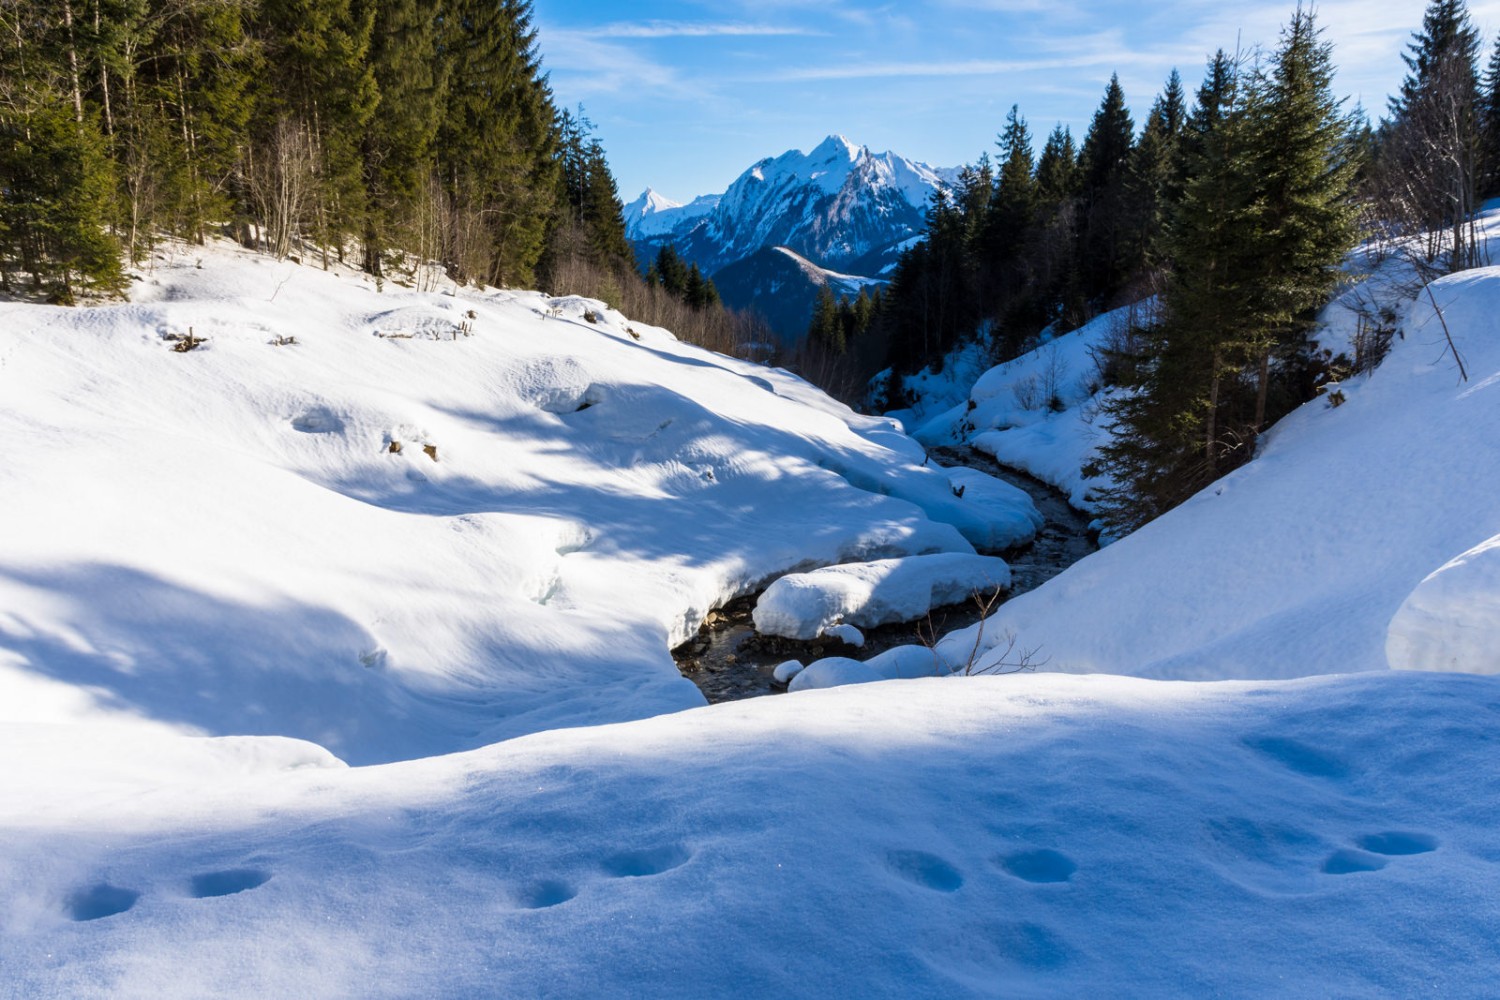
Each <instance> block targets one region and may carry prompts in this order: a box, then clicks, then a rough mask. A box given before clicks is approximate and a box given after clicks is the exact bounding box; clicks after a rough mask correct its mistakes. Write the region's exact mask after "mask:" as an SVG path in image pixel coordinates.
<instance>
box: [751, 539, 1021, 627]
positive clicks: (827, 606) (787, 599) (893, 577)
mask: <svg viewBox="0 0 1500 1000" xmlns="http://www.w3.org/2000/svg"><path fill="white" fill-rule="evenodd" d="M1008 586H1010V567H1009V566H1007V565H1006V564H1005V560H1004V559H998V558H995V557H993V556H977V555H963V554H958V553H944V554H939V555H930V556H910V557H907V558H905V559H881V560H878V561H876V562H866V563H847V564H844V565H842V566H828V567H825V568H823V569H816V570H813V571H812V572H810V573H792V574H789V575H787V576H784V577H782V578H781V579H779V580H777V581H776V582H775V583H773V584H771V585H770V586H769V587H767V588H766V591H765V593H763V594H761V595H760V598H759V600H757V601H756V604H755V613H754V618H755V630H756V631H757V632H761V633H763V634H765V635H779V636H784V637H785V638H788V639H816V638H817V637H818V636H820V635H823V634H824V633H826V632H828V630H829V629H830V628H832V627H833V626H835V625H838V624H840V623H845V624H849V625H854V626H857V627H859V628H873V627H874V626H876V625H886V624H889V623H891V622H907V621H912V620H914V619H917V618H921V617H922V616H923V615H925V614H926V613H927V612H929V611H931V610H932V609H933V608H936V607H942V606H943V605H945V604H956V603H957V602H959V601H963V600H967V599H968V598H969V596H970V595H971V594H973V593H974V592H975V591H976V590H995V589H1000V588H1005V587H1008Z"/></svg>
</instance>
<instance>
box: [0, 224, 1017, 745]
mask: <svg viewBox="0 0 1500 1000" xmlns="http://www.w3.org/2000/svg"><path fill="white" fill-rule="evenodd" d="M199 264H201V267H200V266H198V265H199ZM450 288H451V286H450ZM590 316H592V317H593V321H592V322H591V321H589V319H588V317H590ZM190 332H191V333H192V334H193V335H194V336H196V337H198V338H203V339H204V342H203V343H202V345H201V346H199V347H198V348H197V349H196V350H192V351H188V352H184V353H179V352H176V351H174V350H173V347H174V346H181V345H182V343H183V342H182V341H181V340H173V339H171V338H174V337H182V336H186V335H188V334H189V333H190ZM291 341H295V342H291ZM0 392H3V395H4V397H5V399H6V401H7V404H6V406H5V408H4V410H3V411H0V433H3V434H4V436H5V437H6V439H7V440H9V441H11V442H13V443H14V444H13V447H11V448H10V449H8V456H9V457H8V461H7V462H6V463H5V468H4V469H3V471H0V507H3V509H5V510H6V511H7V513H8V515H9V516H8V517H6V518H5V519H4V521H3V522H0V606H3V607H4V608H5V609H6V614H5V617H4V618H0V678H3V680H0V684H3V687H4V690H5V692H6V697H5V698H4V699H3V700H0V702H3V708H0V712H3V713H4V715H5V717H7V718H11V719H18V720H21V719H24V720H27V721H31V722H36V721H44V720H45V721H72V720H77V719H82V718H88V719H111V720H113V719H136V718H144V719H149V720H151V721H152V722H153V723H154V724H160V725H169V726H172V727H174V728H176V729H178V730H179V731H186V732H200V733H206V734H210V735H227V734H268V735H269V734H277V735H286V736H296V737H299V738H303V739H310V740H314V741H316V742H318V743H321V744H323V745H324V746H327V747H328V748H329V749H330V750H332V751H333V752H334V753H336V754H337V755H339V756H340V757H342V758H344V759H346V760H349V761H351V762H369V761H375V760H390V759H394V758H402V757H412V756H420V755H426V754H430V753H437V752H446V751H452V750H459V749H468V748H471V747H476V746H481V745H483V744H485V743H489V742H493V741H495V740H498V739H503V738H506V737H510V736H515V735H519V734H521V733H527V732H534V731H537V730H541V729H548V728H553V727H556V726H560V725H583V724H595V723H601V722H615V721H620V720H625V719H633V718H642V717H645V716H648V715H655V714H657V713H659V712H664V711H675V710H677V709H682V708H688V707H692V706H694V705H700V704H702V703H703V702H702V698H701V696H700V695H699V694H698V692H697V691H696V689H695V688H694V687H693V686H692V685H691V684H690V683H688V682H687V681H685V680H683V678H682V677H681V676H680V675H679V674H678V672H677V670H676V668H675V666H674V665H673V663H672V660H671V658H670V657H669V656H668V653H667V651H668V648H669V647H670V646H672V645H675V644H676V643H678V642H680V641H682V640H683V639H685V638H686V637H687V636H688V635H690V634H692V632H693V631H694V630H695V629H696V628H697V627H698V624H699V622H700V621H701V620H702V619H703V617H704V616H705V615H706V614H707V613H708V612H709V611H710V610H711V609H713V608H715V607H717V606H719V605H720V604H722V603H723V602H725V601H726V600H728V599H729V598H731V597H733V596H735V595H736V594H739V593H744V592H747V591H750V590H752V589H754V588H755V587H756V586H757V585H758V584H762V583H763V582H764V581H766V580H768V579H770V578H771V577H773V576H776V575H779V574H781V573H784V572H786V571H788V570H790V569H794V568H797V569H805V568H809V567H811V566H815V565H822V564H824V563H830V562H839V561H845V560H850V559H855V558H861V557H871V558H884V557H888V556H898V555H907V554H913V553H918V552H935V551H958V552H969V551H972V548H971V545H970V543H969V541H967V540H966V537H967V538H971V539H976V540H982V539H986V538H988V537H989V535H990V530H991V529H990V523H991V521H992V520H993V519H995V518H998V519H999V520H1001V521H1004V520H1006V519H1007V518H1009V517H1010V516H1011V515H1009V514H1007V513H1005V512H987V511H986V509H985V508H984V507H983V505H981V504H979V503H977V502H974V501H972V500H971V501H970V502H968V503H962V502H960V501H959V500H958V499H957V498H955V497H954V495H953V492H952V489H951V486H950V483H949V480H948V477H947V476H946V475H944V474H943V473H942V472H941V471H939V470H938V469H936V468H934V467H929V466H924V465H923V461H924V457H925V456H924V454H923V452H922V449H921V448H920V447H919V446H918V445H917V444H916V443H915V442H913V441H912V440H910V439H909V438H906V437H904V436H903V435H900V434H898V433H895V432H894V431H892V430H891V427H892V424H891V422H890V421H887V420H883V419H877V418H867V417H859V416H856V415H855V414H853V413H852V412H850V411H849V410H848V409H847V408H845V407H843V406H841V405H839V404H837V403H834V402H833V401H831V400H829V399H827V398H826V397H825V396H823V395H822V394H821V393H819V392H818V391H817V390H815V389H813V388H812V387H811V386H809V385H807V384H806V383H804V382H802V381H800V380H799V379H797V378H795V377H793V376H790V375H788V374H786V373H784V372H780V371H776V370H771V369H766V368H764V367H759V366H754V365H750V364H747V363H743V362H739V361H735V360H732V359H729V358H724V357H720V356H717V355H712V354H709V353H707V352H704V351H701V350H698V349H696V348H692V347H688V346H685V345H682V344H679V343H678V342H676V340H675V339H674V338H673V337H672V336H671V335H670V334H669V333H667V332H666V331H663V330H659V329H653V328H650V327H645V326H640V327H634V326H632V325H631V324H630V323H629V322H628V321H627V320H626V319H625V318H624V317H622V316H620V315H618V314H614V313H610V312H607V311H606V310H605V309H604V307H603V306H602V305H600V304H598V303H591V302H588V301H585V300H581V299H548V298H545V297H544V296H541V295H539V294H534V293H509V292H488V293H482V294H481V293H474V292H459V293H457V294H446V293H438V292H414V291H406V290H402V289H400V288H398V287H396V286H393V285H387V286H386V290H385V291H384V292H383V293H382V292H377V291H376V289H375V287H374V286H373V285H372V284H370V283H369V281H368V279H365V278H363V277H356V276H354V275H343V276H340V275H334V274H325V273H322V272H320V271H317V270H315V269H312V268H307V267H299V266H297V265H295V264H291V263H276V262H274V261H272V260H270V259H269V258H265V257H262V256H257V255H253V254H249V253H247V252H244V251H240V250H238V249H235V248H233V247H232V246H229V245H227V244H225V245H219V246H215V247H212V248H210V249H209V250H208V251H206V252H201V254H200V253H195V254H191V255H189V254H186V253H183V254H179V255H178V256H177V258H176V259H175V260H171V261H166V260H163V261H158V262H157V263H156V265H155V268H154V270H153V271H152V273H151V274H150V275H149V277H148V279H147V280H145V281H143V282H141V283H139V284H138V285H137V286H136V290H135V293H134V301H133V302H132V303H131V304H130V305H127V306H102V307H98V308H93V309H83V310H77V311H71V310H60V309H55V308H46V307H38V306H23V305H4V306H0ZM205 671H207V672H208V674H209V675H210V676H211V677H212V680H209V679H208V677H207V676H205V674H204V672H205Z"/></svg>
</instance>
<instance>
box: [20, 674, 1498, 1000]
mask: <svg viewBox="0 0 1500 1000" xmlns="http://www.w3.org/2000/svg"><path fill="white" fill-rule="evenodd" d="M1497 701H1500V699H1497V689H1496V682H1495V681H1494V680H1492V679H1489V678H1475V677H1464V676H1460V675H1432V674H1407V673H1385V674H1381V675H1371V676H1363V677H1345V678H1324V679H1318V680H1313V681H1302V682H1293V683H1251V684H1181V683H1162V682H1150V681H1139V680H1130V679H1125V678H1106V677H1068V676H1057V675H1030V676H1019V677H1004V678H976V679H973V680H969V681H963V682H956V681H937V680H929V681H908V682H896V683H892V684H877V685H866V686H863V687H859V688H851V689H846V690H840V691H833V692H810V693H807V694H803V695H797V696H794V697H783V698H772V699H760V700H758V701H755V702H750V703H740V704H736V705H722V706H715V707H713V708H707V709H702V710H698V711H692V712H684V713H679V714H676V715H672V716H665V717H661V718H657V719H652V720H647V721H643V722H636V723H629V724H626V725H618V726H607V727H598V728H591V729H572V730H564V731H558V732H552V733H545V734H538V735H534V736H528V737H524V738H521V739H517V740H512V741H510V742H507V743H503V744H500V745H498V746H493V747H489V748H486V749H482V750H477V751H474V752H471V753H467V754H462V755H451V756H447V757H442V758H437V759H433V760H425V761H416V762H405V763H398V764H391V765H382V766H376V767H366V768H352V769H340V768H333V769H328V768H312V769H285V768H280V767H276V768H272V767H266V768H253V769H239V768H238V766H237V765H235V766H228V765H225V764H222V763H221V764H216V763H214V762H213V761H211V760H205V759H203V758H202V757H201V756H199V755H197V754H190V753H189V751H190V750H191V748H193V747H194V746H195V745H197V744H201V743H203V742H205V741H197V740H186V739H182V738H180V737H163V738H157V739H155V740H152V741H148V740H145V739H144V738H140V737H137V738H135V739H136V741H137V742H135V743H133V744H132V746H133V747H134V749H132V750H131V752H130V757H131V758H132V759H133V760H134V761H136V763H135V764H133V765H131V766H132V767H133V768H136V771H135V772H134V773H124V772H126V770H127V768H126V766H125V764H124V761H123V759H122V761H121V763H120V765H119V766H118V767H115V768H114V770H113V771H112V772H111V773H108V774H107V775H104V776H101V777H100V778H98V780H96V781H94V782H92V783H88V782H85V781H84V780H83V779H82V778H78V779H77V780H75V779H74V778H73V777H68V778H67V779H66V780H63V779H54V780H52V781H50V782H39V781H37V780H36V776H37V773H38V772H41V773H43V774H47V775H55V774H59V773H63V772H65V771H66V772H68V773H70V774H85V775H86V774H87V773H89V772H90V771H91V770H92V769H93V768H95V767H100V766H105V767H107V766H109V760H110V745H109V744H108V743H107V742H105V741H104V740H103V739H102V738H99V739H96V740H94V741H93V742H92V744H91V745H90V746H87V747H80V746H78V745H77V742H76V733H77V729H76V727H69V726H62V727H47V726H37V727H29V728H26V729H21V728H16V727H11V728H9V729H8V730H6V732H8V733H10V734H11V738H8V739H0V826H3V828H4V829H5V831H6V834H5V849H4V851H3V852H0V896H3V898H4V899H5V901H6V902H5V906H4V907H3V908H0V954H3V956H4V963H5V973H4V977H3V980H4V985H3V987H0V992H3V993H5V994H7V995H10V996H16V997H27V998H35V1000H52V998H64V997H78V996H113V997H148V996H149V997H152V998H155V1000H173V998H178V997H182V998H189V997H190V998H199V997H204V996H243V997H264V996H299V997H302V996H320V997H336V996H350V997H371V998H384V997H390V998H396V997H413V996H420V997H430V998H438V1000H441V998H449V997H452V998H475V997H531V996H554V997H600V996H652V997H684V998H686V997H709V996H729V995H733V996H736V997H750V998H760V997H768V998H769V997H787V996H798V997H847V996H851V995H857V996H862V997H893V998H894V997H989V996H996V995H1001V996H1035V997H1043V996H1151V997H1164V996H1170V997H1205V996H1224V997H1257V996H1298V997H1321V996H1340V997H1354V996H1415V995H1437V996H1444V997H1480V996H1487V995H1490V994H1491V993H1492V992H1493V987H1494V983H1495V978H1496V975H1497V966H1496V958H1495V949H1494V942H1495V940H1496V939H1497V938H1500V864H1497V860H1500V794H1495V789H1494V783H1495V778H1494V776H1495V775H1497V774H1500V741H1496V740H1494V739H1493V738H1492V736H1493V733H1494V728H1495V721H1496V711H1495V709H1494V707H1493V705H1494V704H1495V703H1496V702H1497ZM185 754H189V755H188V756H184V755H185ZM18 782H19V783H20V784H18ZM706 928H708V929H710V930H707V931H706V930H705V929H706ZM810 928H813V929H816V928H838V929H843V930H847V931H848V932H847V933H846V932H838V933H821V934H819V935H818V937H817V942H816V947H810V946H809V933H810V931H809V929H810ZM1226 942H1232V947H1226Z"/></svg>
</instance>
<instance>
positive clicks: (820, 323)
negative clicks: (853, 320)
mask: <svg viewBox="0 0 1500 1000" xmlns="http://www.w3.org/2000/svg"><path fill="white" fill-rule="evenodd" d="M807 339H808V342H809V343H811V344H813V345H815V346H817V347H820V348H823V349H825V350H829V351H832V352H834V353H837V354H842V353H844V349H845V347H847V346H848V345H847V343H846V341H845V339H844V330H843V326H842V324H841V323H840V321H839V303H838V300H837V299H835V298H834V296H833V289H831V288H829V287H828V286H827V285H821V286H819V288H818V300H817V303H816V304H815V305H814V306H813V315H812V322H811V323H809V324H808V327H807Z"/></svg>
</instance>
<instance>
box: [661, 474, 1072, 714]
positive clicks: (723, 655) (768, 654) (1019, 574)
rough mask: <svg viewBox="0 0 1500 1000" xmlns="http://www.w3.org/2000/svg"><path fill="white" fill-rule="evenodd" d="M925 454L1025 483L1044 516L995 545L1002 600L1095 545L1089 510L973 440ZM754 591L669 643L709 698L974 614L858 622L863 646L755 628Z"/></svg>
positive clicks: (757, 690) (960, 607)
mask: <svg viewBox="0 0 1500 1000" xmlns="http://www.w3.org/2000/svg"><path fill="white" fill-rule="evenodd" d="M931 455H932V457H933V459H934V460H935V461H938V462H941V463H942V464H943V465H946V466H957V465H965V466H968V467H969V468H971V469H978V470H979V471H980V472H986V473H988V474H990V475H992V476H994V477H995V478H996V479H1003V480H1005V481H1006V482H1007V483H1010V484H1011V485H1012V486H1017V487H1019V488H1020V489H1023V490H1025V491H1026V492H1027V493H1028V494H1030V495H1031V499H1032V501H1033V502H1034V503H1035V504H1036V508H1037V510H1038V511H1040V512H1041V514H1042V517H1043V518H1044V520H1045V523H1044V524H1043V526H1042V530H1041V531H1040V532H1038V533H1037V536H1036V538H1035V539H1034V540H1032V541H1031V542H1028V543H1027V544H1025V545H1021V546H1017V547H1016V548H1013V549H1006V550H1004V551H1001V552H996V553H994V554H995V555H999V556H1002V557H1004V559H1005V561H1006V562H1008V563H1010V569H1011V587H1010V589H1009V590H1008V591H1007V592H1006V593H1005V595H1004V597H1005V600H1010V599H1011V598H1013V597H1016V596H1017V595H1019V594H1024V593H1026V592H1027V591H1028V590H1032V589H1034V588H1036V587H1039V586H1041V585H1042V584H1043V583H1046V582H1047V581H1048V580H1050V579H1052V578H1053V577H1054V576H1056V575H1057V574H1059V573H1061V572H1062V571H1063V570H1065V569H1067V568H1068V567H1069V566H1071V565H1073V564H1074V563H1075V562H1077V561H1078V560H1080V559H1082V558H1083V557H1084V556H1086V555H1088V554H1089V553H1090V552H1093V551H1094V550H1095V549H1097V548H1098V547H1099V546H1098V543H1097V540H1096V539H1095V537H1094V535H1093V533H1091V532H1090V531H1089V527H1088V526H1089V518H1088V517H1087V516H1086V515H1084V514H1082V513H1080V512H1079V511H1077V510H1074V509H1073V508H1072V507H1071V506H1069V505H1068V500H1067V497H1065V496H1064V495H1063V494H1062V493H1061V492H1059V491H1058V490H1056V489H1054V488H1053V487H1051V486H1049V485H1048V484H1046V483H1044V482H1042V481H1041V480H1039V479H1033V478H1032V477H1031V476H1028V475H1026V474H1025V473H1023V472H1019V471H1017V470H1015V469H1011V468H1008V467H1006V466H1003V465H1000V464H999V463H998V462H996V461H995V460H994V459H993V458H991V457H990V456H988V455H986V454H984V453H983V452H978V451H975V450H974V449H972V448H934V449H933V450H932V452H931ZM985 596H989V595H985ZM759 597H760V595H759V594H758V593H757V594H747V595H745V596H744V597H740V598H737V599H735V600H733V601H731V602H729V603H728V604H727V605H725V606H724V607H722V608H720V609H718V610H716V611H712V612H710V613H709V615H708V619H707V620H706V621H705V622H704V623H703V626H702V627H701V628H699V629H698V634H697V635H695V636H694V637H693V638H691V639H689V640H688V641H687V642H684V643H683V644H682V645H680V646H678V647H677V648H676V649H674V650H672V658H673V659H675V660H676V661H677V668H678V669H679V670H681V671H682V674H683V676H684V677H686V678H687V679H688V680H690V681H692V682H693V683H694V684H697V685H698V688H699V690H701V691H702V692H703V695H704V697H706V698H707V699H708V700H709V701H710V702H714V703H717V702H721V701H738V700H740V699H742V698H754V697H757V696H760V695H766V694H776V693H778V692H780V691H781V690H782V688H781V686H780V685H778V684H776V683H775V681H774V680H773V679H772V676H771V674H772V671H774V670H775V669H776V665H777V664H778V663H781V662H782V661H783V660H792V659H798V660H802V661H803V662H804V663H807V662H810V661H811V660H815V659H817V658H819V657H821V656H848V657H852V658H854V659H859V660H865V659H869V658H870V657H872V656H874V655H876V654H877V653H881V652H884V651H885V650H887V649H890V648H891V647H893V646H902V645H908V644H911V643H919V642H923V641H924V640H925V641H928V642H931V641H933V640H934V639H935V638H939V637H941V636H942V635H944V634H945V633H948V632H952V631H954V630H956V629H961V628H967V627H968V626H970V625H972V624H974V623H975V622H977V621H978V620H979V619H980V617H981V610H980V606H979V603H978V602H977V601H968V602H965V603H963V604H954V605H950V606H948V607H945V608H934V609H933V611H932V613H931V614H930V615H928V616H927V617H924V618H921V619H919V620H917V621H914V622H904V623H900V624H894V625H882V626H880V627H879V628H872V629H867V630H865V632H864V635H865V644H864V646H862V647H859V648H855V647H852V646H846V645H844V644H843V643H842V642H840V641H838V640H836V639H829V638H822V639H815V640H812V641H810V642H801V641H798V640H794V639H782V638H780V637H777V636H766V635H760V634H759V633H757V632H756V631H755V626H754V624H753V623H752V622H751V618H750V616H751V612H752V611H754V609H755V602H756V600H757V599H758V598H759Z"/></svg>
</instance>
